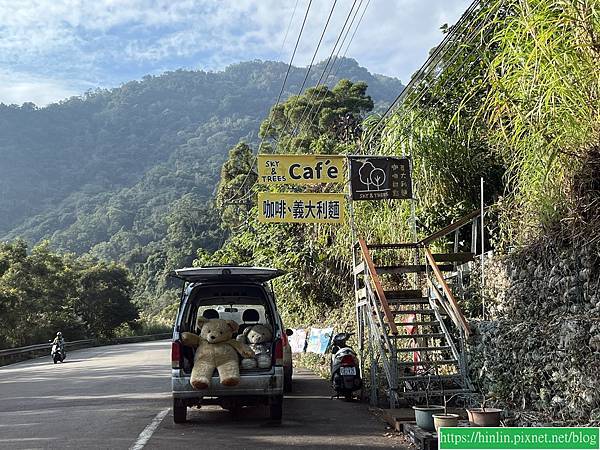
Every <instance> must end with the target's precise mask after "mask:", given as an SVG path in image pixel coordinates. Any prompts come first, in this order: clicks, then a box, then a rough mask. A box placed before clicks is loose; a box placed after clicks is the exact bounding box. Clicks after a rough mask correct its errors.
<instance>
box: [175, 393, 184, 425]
mask: <svg viewBox="0 0 600 450" xmlns="http://www.w3.org/2000/svg"><path fill="white" fill-rule="evenodd" d="M186 421H187V405H186V404H185V401H184V400H182V399H180V398H174V399H173V422H175V423H185V422H186Z"/></svg>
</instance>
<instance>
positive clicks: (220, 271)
mask: <svg viewBox="0 0 600 450" xmlns="http://www.w3.org/2000/svg"><path fill="white" fill-rule="evenodd" d="M284 274H285V272H284V271H283V270H279V269H272V268H270V267H239V266H238V267H236V266H222V267H185V268H183V269H177V270H175V274H174V276H175V277H177V278H180V279H182V280H185V281H187V282H188V283H206V282H217V283H221V282H228V283H229V282H236V283H264V282H266V281H269V280H272V279H273V278H277V277H279V276H281V275H284Z"/></svg>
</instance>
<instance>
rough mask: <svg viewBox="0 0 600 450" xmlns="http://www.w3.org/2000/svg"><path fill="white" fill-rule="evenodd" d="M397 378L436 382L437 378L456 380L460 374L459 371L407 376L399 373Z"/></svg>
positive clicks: (460, 376)
mask: <svg viewBox="0 0 600 450" xmlns="http://www.w3.org/2000/svg"><path fill="white" fill-rule="evenodd" d="M399 378H400V379H401V380H402V381H422V380H425V381H428V380H431V381H432V382H436V381H439V380H456V379H457V378H462V375H461V374H460V373H455V374H452V375H431V376H429V375H409V376H405V375H402V374H400V375H399Z"/></svg>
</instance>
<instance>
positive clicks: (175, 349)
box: [171, 341, 181, 369]
mask: <svg viewBox="0 0 600 450" xmlns="http://www.w3.org/2000/svg"><path fill="white" fill-rule="evenodd" d="M171 367H172V368H173V369H179V368H180V367H181V342H179V341H174V342H173V343H172V344H171Z"/></svg>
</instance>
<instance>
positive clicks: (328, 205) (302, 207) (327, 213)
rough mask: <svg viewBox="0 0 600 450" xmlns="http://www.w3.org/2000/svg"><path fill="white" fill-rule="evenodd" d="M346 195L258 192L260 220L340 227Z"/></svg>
mask: <svg viewBox="0 0 600 450" xmlns="http://www.w3.org/2000/svg"><path fill="white" fill-rule="evenodd" d="M344 201H345V197H344V194H304V193H298V192H281V193H280V192H259V193H258V220H259V222H272V223H282V222H283V223H341V222H342V221H343V220H344Z"/></svg>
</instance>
